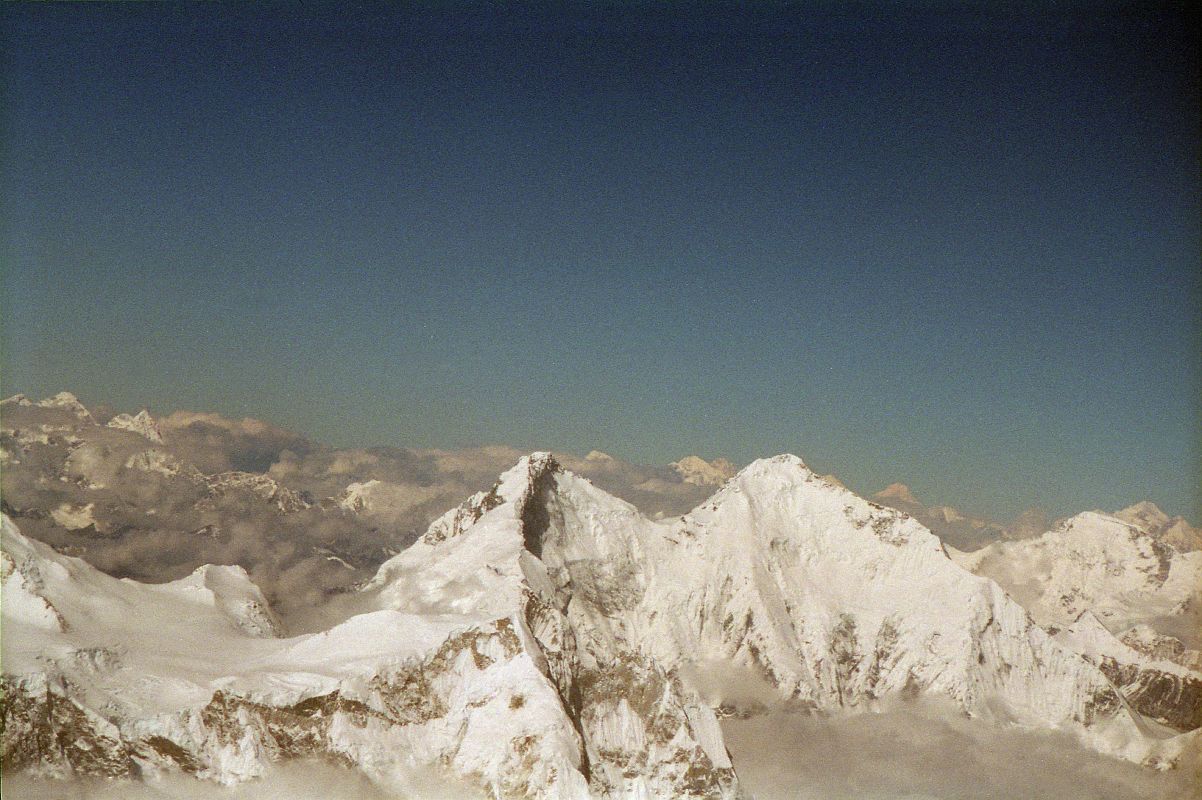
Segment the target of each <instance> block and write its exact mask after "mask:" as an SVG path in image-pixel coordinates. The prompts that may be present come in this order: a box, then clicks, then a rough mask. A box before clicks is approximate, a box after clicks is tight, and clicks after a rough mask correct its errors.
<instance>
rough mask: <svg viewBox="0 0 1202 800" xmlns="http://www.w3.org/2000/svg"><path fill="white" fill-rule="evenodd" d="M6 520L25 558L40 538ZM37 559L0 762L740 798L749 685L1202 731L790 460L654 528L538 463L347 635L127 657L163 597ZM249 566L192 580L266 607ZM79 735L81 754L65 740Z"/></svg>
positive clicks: (432, 544) (1014, 718)
mask: <svg viewBox="0 0 1202 800" xmlns="http://www.w3.org/2000/svg"><path fill="white" fill-rule="evenodd" d="M4 530H5V535H6V545H5V547H6V550H7V549H8V541H9V539H10V538H12V540H13V541H17V542H18V543H19V542H20V540H19V539H17V538H16V537H18V536H19V534H18V533H17V532H16V531H15V528H13V527H12V525H11V523H9V522H8V521H7V520H6V521H5V527H4ZM29 551H30V553H31V554H30V555H29V556H27V557H22V559H21V560H20V561H13V562H11V563H9V562H6V564H5V590H4V591H5V595H4V605H3V610H4V615H5V620H4V621H5V626H6V627H5V632H6V637H12V642H13V644H12V645H11V646H12V647H14V648H15V650H14V652H18V653H28V654H29V656H28V657H27V658H19V659H10V658H8V657H6V659H5V662H4V669H5V671H6V674H5V678H4V680H5V696H6V698H9V699H10V702H9V704H8V706H7V707H6V711H5V714H6V718H5V729H4V730H5V734H4V736H5V738H4V748H5V750H4V752H5V756H4V758H5V766H6V768H17V769H19V768H22V767H33V768H37V769H42V770H48V771H57V772H59V773H60V774H63V773H67V772H71V771H76V772H86V773H91V774H102V775H122V774H132V773H133V772H139V771H140V772H142V773H143V774H145V773H146V772H148V771H150V772H153V771H155V770H168V769H181V770H184V771H187V772H191V773H194V774H196V775H198V776H200V777H204V778H209V779H214V780H219V781H222V782H226V783H229V782H234V781H238V780H243V779H245V778H248V777H253V776H254V775H258V774H262V772H263V771H264V770H265V769H266V766H267V765H268V764H269V763H270V762H272V761H277V760H281V759H287V758H294V757H300V756H326V757H331V758H335V759H337V760H339V761H342V762H343V763H348V764H353V765H357V766H358V767H359V768H361V769H362V770H363V771H364V772H366V773H367V774H368V775H369V776H370V777H372V778H373V780H376V781H378V782H380V783H381V784H384V785H386V786H390V787H394V788H396V789H399V790H401V791H405V782H404V777H403V776H404V769H405V767H404V765H406V764H410V765H411V764H419V765H440V766H442V767H445V768H447V769H449V770H451V771H452V772H454V773H455V774H456V775H458V776H459V777H460V778H462V779H464V780H466V781H468V782H469V783H471V784H474V785H476V786H478V787H480V789H482V790H483V791H485V792H486V793H488V794H490V795H491V796H497V797H539V798H565V799H566V798H587V797H607V798H626V797H669V796H671V797H695V798H700V797H706V798H734V797H737V796H738V795H739V793H740V789H739V782H738V776H737V773H736V768H737V764H733V763H732V762H731V760H730V756H729V754H728V753H727V750H726V747H725V744H724V741H723V735H722V730H721V727H720V726H719V724H718V721H717V714H716V711H715V710H716V709H717V710H718V711H721V712H723V713H726V712H729V711H752V710H753V709H740V708H738V705H739V704H740V703H741V702H742V701H741V700H740V697H739V694H740V692H739V690H740V689H745V687H741V686H739V685H736V684H738V683H746V682H747V681H749V680H751V681H754V682H756V683H757V684H760V685H762V686H763V687H765V690H766V693H767V694H769V695H771V696H773V697H775V698H776V699H777V700H778V701H779V702H780V703H782V704H785V705H787V706H791V707H794V708H798V709H808V710H810V711H817V712H820V713H829V714H835V713H841V712H844V711H846V710H853V709H854V710H873V709H877V708H880V707H883V706H884V705H886V704H888V703H892V702H896V701H898V700H902V699H905V698H909V697H914V696H919V695H932V696H938V697H943V698H946V699H948V700H950V701H952V702H953V703H955V704H956V705H958V706H959V707H960V708H961V709H962V710H963V711H964V712H965V713H967V714H969V715H972V716H975V717H980V718H984V719H989V720H996V721H998V722H1003V723H1005V724H1019V725H1025V726H1031V727H1038V728H1058V729H1061V730H1064V731H1068V732H1071V733H1074V734H1075V735H1076V736H1077V737H1078V738H1079V739H1081V740H1082V741H1083V742H1084V743H1086V744H1088V745H1089V746H1091V747H1094V748H1096V749H1098V750H1101V751H1103V752H1106V753H1111V754H1115V755H1119V756H1122V757H1125V758H1129V759H1132V760H1135V761H1139V762H1143V763H1148V764H1155V765H1167V764H1169V763H1172V761H1173V760H1174V759H1175V758H1177V756H1178V754H1179V753H1180V752H1181V751H1182V749H1183V748H1184V747H1185V746H1186V745H1187V744H1188V743H1189V742H1191V741H1194V740H1195V739H1196V738H1197V735H1196V732H1195V733H1192V734H1185V735H1181V736H1177V737H1172V738H1164V737H1158V736H1155V735H1152V733H1151V730H1152V728H1151V727H1149V726H1148V725H1147V724H1146V723H1145V722H1144V721H1143V719H1142V718H1141V717H1140V716H1139V715H1138V714H1136V713H1134V712H1133V711H1131V710H1130V708H1129V707H1128V705H1127V704H1126V702H1125V700H1124V698H1123V696H1122V695H1121V694H1120V693H1119V692H1118V691H1117V690H1116V689H1115V688H1114V687H1113V686H1112V684H1111V682H1110V681H1109V680H1107V678H1106V676H1105V675H1103V674H1102V672H1100V671H1099V669H1098V667H1097V666H1096V665H1095V664H1093V663H1091V662H1090V660H1088V659H1087V658H1085V657H1083V656H1082V655H1080V654H1078V653H1077V652H1075V651H1074V650H1073V649H1071V648H1070V647H1068V646H1066V645H1063V644H1061V643H1059V642H1057V641H1056V640H1054V639H1053V638H1052V637H1051V636H1050V635H1048V634H1047V633H1046V632H1045V631H1043V630H1042V629H1041V628H1039V627H1038V626H1037V625H1036V624H1035V623H1034V622H1033V621H1032V620H1031V618H1030V617H1029V616H1028V615H1027V613H1026V612H1025V611H1024V610H1023V609H1022V608H1021V607H1020V606H1019V605H1018V604H1017V603H1015V602H1014V601H1013V600H1011V599H1010V598H1009V597H1008V596H1007V595H1006V594H1005V593H1004V592H1003V591H1002V590H1001V588H1000V587H999V586H998V585H997V584H996V583H994V582H992V581H991V580H988V579H986V578H982V577H977V576H975V575H972V574H970V573H969V572H967V571H965V570H963V569H961V568H960V567H959V566H958V565H957V564H955V563H953V562H952V561H951V560H950V559H949V558H948V555H947V553H946V552H945V549H944V547H943V545H942V544H941V542H940V541H939V540H938V538H936V537H935V536H934V535H933V534H931V532H930V531H928V530H927V529H926V528H924V527H923V526H922V525H920V524H919V523H918V522H917V521H915V520H914V519H913V518H911V517H909V516H907V515H905V514H903V513H900V512H898V511H895V510H892V509H887V508H882V507H881V506H878V505H876V504H873V503H869V502H868V501H866V500H863V499H862V498H860V497H857V496H856V495H854V494H852V493H851V492H849V491H847V490H845V489H843V488H840V487H838V486H836V485H835V484H833V483H832V482H830V481H829V480H827V479H825V478H822V477H821V476H818V475H816V474H815V473H813V472H812V471H810V470H809V469H808V468H807V467H806V466H805V464H804V463H803V462H802V461H801V460H800V459H798V458H796V457H795V456H789V455H785V456H778V457H775V458H770V459H762V460H759V461H756V462H753V463H752V464H750V465H748V466H747V467H746V468H745V469H743V470H742V471H740V472H739V473H738V474H736V475H735V476H733V477H732V478H731V479H730V480H728V481H727V482H726V483H725V484H724V485H723V487H722V488H721V489H720V490H719V491H718V492H717V493H716V494H714V495H713V497H711V498H710V499H709V500H708V501H706V502H705V503H703V504H702V505H701V506H699V507H697V508H696V509H694V510H693V511H692V512H690V513H689V514H686V515H685V516H683V517H681V518H675V519H670V520H665V521H653V520H650V519H648V518H646V517H644V516H643V515H642V514H640V513H639V512H638V510H637V509H635V508H634V507H633V506H631V505H630V504H628V503H626V502H624V501H622V500H619V499H617V498H615V497H613V496H611V495H609V494H607V493H606V492H604V491H602V490H601V489H599V488H597V487H596V486H594V485H593V484H591V483H590V482H589V481H587V480H585V479H584V478H581V477H579V476H577V475H575V474H573V473H571V472H569V471H567V470H565V469H563V467H562V466H560V464H559V463H558V462H557V460H556V459H555V458H554V457H553V456H551V455H550V454H548V453H535V454H532V455H530V456H526V457H523V458H522V459H520V460H519V461H518V463H517V464H516V465H515V466H514V467H513V468H511V469H509V470H508V471H506V472H505V473H504V474H502V475H501V476H500V478H499V480H498V481H497V482H496V484H495V485H494V486H493V487H492V488H491V489H490V490H488V491H484V492H479V493H477V494H475V495H473V496H472V497H470V498H469V499H468V500H467V501H465V502H464V503H463V504H462V505H460V506H459V507H457V508H455V509H452V510H451V511H448V512H447V513H446V514H444V515H443V516H442V517H440V518H439V519H437V520H436V521H435V522H434V523H433V524H431V525H430V527H429V528H428V530H427V531H426V533H425V534H424V535H423V536H422V537H421V538H420V539H419V540H418V541H417V542H416V543H415V544H414V545H412V546H411V547H409V548H408V549H406V550H404V551H403V552H401V553H400V554H398V555H396V556H395V557H393V558H392V559H390V560H389V561H387V562H385V563H384V564H383V565H382V566H381V567H380V569H379V570H378V572H377V573H376V575H375V577H374V578H373V579H372V580H371V581H370V582H369V583H368V584H367V585H365V586H364V587H363V588H362V589H361V590H360V591H358V592H356V593H353V594H351V595H348V596H346V597H345V598H344V600H343V603H342V606H341V607H342V608H343V610H344V615H343V621H342V622H340V623H338V624H336V625H333V626H331V627H329V628H328V629H326V630H322V631H319V632H316V633H312V634H308V635H305V636H299V637H294V638H291V639H280V638H270V635H268V637H267V638H264V635H263V634H264V632H267V633H268V634H270V629H269V628H267V629H264V628H259V629H256V630H255V631H250V630H247V629H245V628H244V627H242V626H239V625H237V624H232V625H231V624H229V622H228V616H221V617H218V616H214V615H213V614H206V615H202V616H198V617H197V622H196V629H195V631H193V632H192V633H190V634H184V633H181V632H179V631H176V630H175V629H174V628H173V629H171V630H169V631H165V632H164V633H165V635H169V636H170V637H171V641H170V642H165V643H164V645H163V647H162V648H161V653H162V656H161V657H153V658H152V657H151V656H150V655H147V656H141V655H138V653H142V652H146V653H155V652H156V650H155V649H154V648H152V647H147V648H146V649H145V651H143V650H142V649H139V650H138V651H137V652H136V653H135V652H134V651H132V650H129V651H122V650H121V648H120V646H117V647H113V645H119V643H120V642H121V641H123V636H126V635H127V634H126V633H124V631H126V630H127V629H128V627H129V626H133V627H135V628H137V629H139V630H142V631H144V632H143V634H141V636H142V637H150V638H151V639H152V638H153V637H154V636H155V635H157V634H156V625H155V624H154V622H153V620H154V619H156V618H157V615H159V614H160V613H161V602H160V601H157V600H156V597H157V595H156V591H157V590H156V587H151V586H142V585H140V584H134V583H132V582H129V581H115V580H114V579H112V578H108V577H107V576H104V575H101V574H100V573H98V572H96V571H95V570H92V569H91V568H89V567H87V566H86V565H84V564H83V563H82V562H78V561H77V560H74V559H66V558H65V557H63V556H59V555H57V554H55V553H53V552H52V551H50V550H49V548H45V547H41V546H31V548H29ZM45 576H54V586H55V587H56V591H60V590H61V591H60V595H59V596H58V598H59V599H57V600H56V597H55V596H53V595H52V593H47V592H42V591H41V590H40V589H39V588H38V587H39V586H49V585H50V582H49V581H47V580H45ZM239 581H240V579H239V578H238V577H237V576H233V575H224V574H223V575H222V576H221V580H220V581H218V582H214V581H210V580H209V579H208V573H205V574H204V575H203V576H202V577H201V578H196V579H193V580H192V582H191V583H189V584H188V585H189V586H191V585H196V586H198V587H199V586H203V587H211V586H217V587H219V588H221V587H227V586H229V587H233V588H228V589H222V591H225V592H226V594H225V595H224V596H226V597H246V596H251V597H253V592H252V593H249V594H248V590H246V589H245V587H242V588H241V589H238V587H239V586H241V584H240V582H239ZM72 587H75V588H72ZM235 589H237V591H234V590H235ZM179 591H180V592H184V591H185V589H184V587H183V586H181V587H180V590H179ZM210 591H215V590H212V589H210ZM85 595H86V596H90V597H92V598H94V599H93V600H92V601H91V602H93V603H95V604H97V605H98V606H100V607H106V606H107V605H108V604H109V603H110V601H109V600H107V599H106V598H108V597H117V596H119V595H120V596H123V597H124V598H125V599H124V600H123V601H122V602H121V603H120V604H119V607H120V609H121V610H122V613H121V614H120V615H104V614H101V615H99V616H96V615H93V616H91V617H89V616H85V615H83V611H82V608H81V607H79V606H76V605H74V604H73V603H71V602H64V601H62V600H61V597H64V596H85ZM175 596H176V595H175V594H170V595H169V597H171V598H174V597H175ZM196 596H200V597H207V596H206V595H203V594H200V595H194V594H185V597H187V598H192V597H196ZM31 597H33V598H36V597H42V598H43V599H45V600H46V607H47V608H49V609H51V610H50V611H45V610H44V609H43V610H39V609H42V606H40V605H39V601H37V600H36V599H30V598H31ZM112 602H113V603H116V601H115V600H114V601H112ZM172 602H175V600H172ZM205 602H206V603H207V602H209V601H208V600H206V601H205ZM230 607H231V606H230V603H229V602H218V603H216V604H215V605H214V608H216V609H217V610H218V611H222V610H225V611H228V609H229V608H230ZM234 607H235V608H241V606H238V605H237V603H235V604H234ZM26 611H28V613H26ZM55 613H57V614H58V615H59V616H60V617H61V621H62V623H63V624H62V625H61V626H60V627H59V628H58V630H59V637H58V638H56V639H55V644H54V656H53V657H52V658H45V657H41V656H40V655H39V653H40V649H41V648H44V647H47V645H46V644H44V642H45V641H46V640H45V638H44V636H43V635H42V634H40V633H39V631H40V630H43V629H44V626H43V628H38V627H37V626H36V625H34V624H32V623H28V624H27V623H23V622H22V619H25V618H28V619H32V620H34V621H35V622H36V621H37V620H39V619H40V620H47V619H48V618H47V614H51V615H52V616H53V614H55ZM13 615H17V616H13ZM21 615H24V616H21ZM39 615H40V616H39ZM173 618H175V619H177V620H178V623H179V624H180V625H183V626H185V627H186V626H187V624H188V617H187V615H186V614H179V613H175V614H174V617H173ZM222 619H225V620H226V622H222ZM39 624H40V623H39ZM47 624H49V623H47ZM205 626H209V627H207V628H206V627H205ZM214 626H219V628H220V643H221V644H220V647H214V646H213V644H212V643H213V641H215V640H214V639H213V638H212V637H213V636H214V635H216V634H214V633H213V632H212V630H216V629H217V628H215V627H214ZM105 643H107V645H106V644H105ZM9 646H10V642H9V639H6V655H7V652H8V648H9ZM96 648H100V649H102V650H104V651H105V652H109V651H111V653H112V654H111V656H109V655H105V656H103V657H100V656H98V657H97V658H91V657H89V656H88V655H86V654H87V653H89V652H93V651H94V650H95V652H100V651H99V650H96ZM42 655H45V654H42ZM732 675H736V676H740V677H739V678H738V679H737V680H732V679H731V677H730V676H732ZM154 686H172V687H174V688H173V689H172V691H171V692H169V693H165V694H164V693H155V694H153V695H152V694H151V693H150V691H149V690H148V689H147V688H146V687H154ZM744 694H745V692H744ZM68 734H69V735H68ZM64 736H67V740H70V741H76V742H80V743H81V744H80V745H79V746H76V747H73V748H67V749H63V748H62V747H61V746H57V745H55V744H53V743H54V742H61V741H64ZM32 742H37V743H39V744H37V745H36V746H34V745H31V744H30V743H32ZM42 743H44V745H43V744H42Z"/></svg>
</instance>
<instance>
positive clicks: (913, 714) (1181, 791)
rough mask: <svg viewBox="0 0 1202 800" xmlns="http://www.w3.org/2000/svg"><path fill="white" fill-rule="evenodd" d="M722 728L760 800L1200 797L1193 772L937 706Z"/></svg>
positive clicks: (761, 720)
mask: <svg viewBox="0 0 1202 800" xmlns="http://www.w3.org/2000/svg"><path fill="white" fill-rule="evenodd" d="M722 729H723V731H724V733H725V736H726V743H727V747H728V748H729V749H730V752H731V756H732V758H733V761H734V765H735V769H736V770H738V772H739V775H740V776H741V778H742V781H743V786H744V788H745V789H746V790H747V791H748V793H749V794H750V795H752V796H753V797H754V798H755V799H756V800H786V799H787V800H810V799H811V798H812V799H813V800H897V799H898V798H910V799H911V800H920V799H921V800H953V798H954V799H955V800H1013V798H1018V797H1021V798H1048V799H1049V800H1052V799H1053V798H1065V797H1072V798H1075V799H1076V800H1120V798H1133V799H1134V798H1142V799H1144V800H1152V799H1153V798H1158V799H1163V800H1169V798H1177V799H1180V798H1185V797H1191V796H1196V795H1195V794H1194V792H1196V788H1197V785H1198V783H1197V781H1198V780H1199V779H1200V778H1202V776H1200V775H1199V774H1198V765H1197V764H1196V763H1195V764H1190V765H1186V766H1183V767H1181V768H1178V769H1177V770H1173V771H1170V772H1165V773H1158V772H1156V771H1154V770H1150V769H1147V768H1145V767H1140V766H1138V765H1136V764H1131V763H1128V762H1125V761H1119V760H1117V759H1113V758H1108V757H1106V756H1103V755H1099V754H1098V753H1095V752H1093V751H1089V750H1085V749H1083V748H1082V747H1081V746H1079V745H1078V744H1077V743H1076V741H1075V740H1073V739H1072V738H1071V737H1069V736H1067V735H1066V734H1059V733H1053V732H1034V731H1024V730H1021V729H1017V728H1015V729H1005V728H997V727H995V726H993V725H990V724H988V723H986V722H982V721H979V720H973V719H968V718H966V717H964V716H963V715H962V714H960V713H958V712H956V711H955V710H953V709H951V708H949V707H947V706H944V705H941V704H938V703H936V702H934V701H923V702H911V703H905V704H899V705H898V706H897V707H895V708H893V709H892V710H889V711H886V712H883V713H877V714H870V713H867V714H859V715H854V716H847V717H835V718H823V717H821V716H817V715H804V714H798V713H789V712H783V711H779V712H775V713H772V714H769V715H765V716H759V717H753V718H750V719H735V718H730V719H726V720H723V722H722Z"/></svg>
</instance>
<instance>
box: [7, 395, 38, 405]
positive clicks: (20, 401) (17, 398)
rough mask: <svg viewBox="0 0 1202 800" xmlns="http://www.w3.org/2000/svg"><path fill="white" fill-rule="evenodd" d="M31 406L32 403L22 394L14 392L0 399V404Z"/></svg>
mask: <svg viewBox="0 0 1202 800" xmlns="http://www.w3.org/2000/svg"><path fill="white" fill-rule="evenodd" d="M9 405H12V406H31V405H33V403H31V402H30V401H29V398H28V397H26V396H25V395H23V394H14V395H13V396H12V397H6V398H4V399H3V400H0V406H9Z"/></svg>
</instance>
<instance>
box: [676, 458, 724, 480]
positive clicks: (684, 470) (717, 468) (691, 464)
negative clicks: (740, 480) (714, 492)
mask: <svg viewBox="0 0 1202 800" xmlns="http://www.w3.org/2000/svg"><path fill="white" fill-rule="evenodd" d="M670 466H671V467H672V469H674V470H676V474H677V475H679V476H680V479H681V480H682V481H684V482H685V483H691V484H693V485H694V486H721V485H722V484H724V483H726V481H727V480H729V479H730V478H732V477H734V474H735V465H734V464H732V463H730V462H729V461H727V460H726V459H725V458H715V459H714V460H713V461H706V460H705V459H704V458H702V457H701V456H685V457H684V458H682V459H680V460H679V461H673V462H672V464H671V465H670Z"/></svg>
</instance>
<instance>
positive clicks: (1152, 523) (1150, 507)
mask: <svg viewBox="0 0 1202 800" xmlns="http://www.w3.org/2000/svg"><path fill="white" fill-rule="evenodd" d="M1114 516H1116V517H1118V518H1119V519H1121V520H1123V521H1124V522H1130V523H1131V524H1132V525H1138V526H1139V527H1141V528H1159V527H1161V526H1162V525H1165V524H1166V523H1168V521H1169V515H1168V514H1166V513H1164V512H1163V511H1161V510H1160V507H1159V506H1157V505H1156V504H1155V503H1153V502H1152V501H1151V500H1141V501H1140V502H1138V503H1135V504H1134V505H1130V506H1127V507H1126V508H1124V509H1122V510H1121V511H1116V512H1114Z"/></svg>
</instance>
